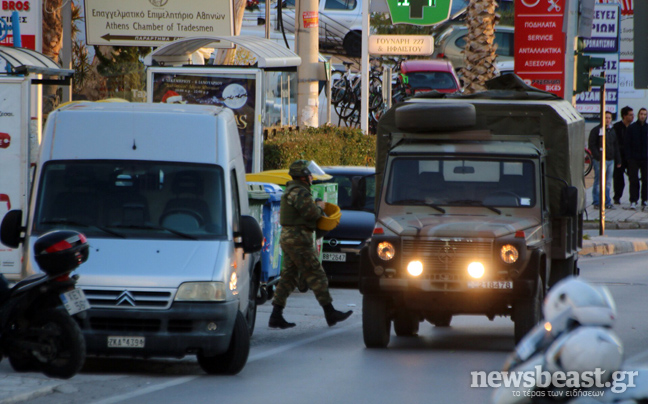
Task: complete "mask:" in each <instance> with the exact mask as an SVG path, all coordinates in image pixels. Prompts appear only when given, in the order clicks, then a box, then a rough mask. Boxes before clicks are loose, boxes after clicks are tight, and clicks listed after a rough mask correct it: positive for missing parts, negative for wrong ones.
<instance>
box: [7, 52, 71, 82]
mask: <svg viewBox="0 0 648 404" xmlns="http://www.w3.org/2000/svg"><path fill="white" fill-rule="evenodd" d="M0 58H2V59H4V60H5V61H6V62H7V66H8V71H7V73H8V74H29V73H35V74H43V75H47V76H63V77H68V76H72V75H74V70H69V69H62V68H61V66H59V65H58V64H57V63H56V62H54V61H53V60H52V59H50V58H49V57H47V56H45V55H43V54H42V53H39V52H36V51H35V50H32V49H27V48H12V47H8V46H0ZM1 73H3V72H0V74H1Z"/></svg>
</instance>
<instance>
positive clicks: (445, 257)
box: [437, 243, 456, 265]
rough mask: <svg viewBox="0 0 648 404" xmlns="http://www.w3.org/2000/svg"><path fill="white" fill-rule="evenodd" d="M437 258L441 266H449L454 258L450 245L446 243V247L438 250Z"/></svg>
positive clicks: (454, 253)
mask: <svg viewBox="0 0 648 404" xmlns="http://www.w3.org/2000/svg"><path fill="white" fill-rule="evenodd" d="M437 256H438V258H439V261H440V262H441V263H442V264H443V265H450V264H452V262H453V261H454V260H455V258H456V250H455V248H454V247H452V246H451V245H450V244H448V243H446V245H444V246H443V247H441V248H439V251H438V253H437Z"/></svg>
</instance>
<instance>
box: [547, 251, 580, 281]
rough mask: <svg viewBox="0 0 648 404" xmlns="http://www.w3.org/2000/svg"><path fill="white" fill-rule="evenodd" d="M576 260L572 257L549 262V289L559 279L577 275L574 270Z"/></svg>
mask: <svg viewBox="0 0 648 404" xmlns="http://www.w3.org/2000/svg"><path fill="white" fill-rule="evenodd" d="M577 266H578V260H577V259H576V258H575V257H574V256H573V255H572V256H571V257H569V258H567V259H566V260H551V273H550V274H549V287H550V288H551V287H552V286H553V285H555V284H556V283H557V282H558V281H560V280H561V279H564V278H566V277H568V276H573V275H577V274H578V270H577V269H576V268H577Z"/></svg>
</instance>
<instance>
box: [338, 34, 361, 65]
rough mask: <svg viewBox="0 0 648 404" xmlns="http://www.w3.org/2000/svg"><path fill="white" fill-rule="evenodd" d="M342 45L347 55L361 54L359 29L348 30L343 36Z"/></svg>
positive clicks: (356, 55)
mask: <svg viewBox="0 0 648 404" xmlns="http://www.w3.org/2000/svg"><path fill="white" fill-rule="evenodd" d="M342 47H344V51H345V52H346V54H347V56H350V57H353V58H359V57H360V56H361V54H362V35H361V32H360V31H349V33H348V34H346V36H345V37H344V41H343V42H342Z"/></svg>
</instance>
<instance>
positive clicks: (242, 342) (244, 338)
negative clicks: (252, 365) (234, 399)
mask: <svg viewBox="0 0 648 404" xmlns="http://www.w3.org/2000/svg"><path fill="white" fill-rule="evenodd" d="M249 354H250V334H249V333H248V325H247V322H246V321H245V317H243V314H242V313H241V312H240V311H237V314H236V320H235V321H234V330H233V331H232V340H231V341H230V345H229V348H227V351H225V352H224V353H222V354H220V355H216V356H204V355H203V354H201V353H199V354H198V355H197V357H198V364H199V365H200V367H201V368H202V370H204V371H205V372H206V373H209V374H210V375H218V374H223V375H235V374H237V373H239V372H240V371H241V370H243V367H245V364H246V363H247V359H248V355H249Z"/></svg>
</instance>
